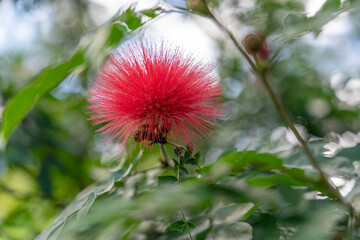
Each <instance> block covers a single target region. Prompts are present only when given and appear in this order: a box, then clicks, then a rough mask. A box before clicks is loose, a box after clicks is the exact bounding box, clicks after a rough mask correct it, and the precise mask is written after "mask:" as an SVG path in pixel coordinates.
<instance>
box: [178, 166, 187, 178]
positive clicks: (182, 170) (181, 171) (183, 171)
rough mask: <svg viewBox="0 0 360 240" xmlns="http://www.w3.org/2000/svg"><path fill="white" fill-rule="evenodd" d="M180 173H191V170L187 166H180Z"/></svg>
mask: <svg viewBox="0 0 360 240" xmlns="http://www.w3.org/2000/svg"><path fill="white" fill-rule="evenodd" d="M180 175H182V176H183V175H189V171H188V170H187V169H186V168H185V167H180Z"/></svg>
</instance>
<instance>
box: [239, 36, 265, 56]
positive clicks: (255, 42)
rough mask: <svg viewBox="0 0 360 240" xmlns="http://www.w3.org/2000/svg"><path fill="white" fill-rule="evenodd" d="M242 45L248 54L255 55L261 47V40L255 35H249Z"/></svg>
mask: <svg viewBox="0 0 360 240" xmlns="http://www.w3.org/2000/svg"><path fill="white" fill-rule="evenodd" d="M244 45H245V48H246V51H248V53H250V54H256V53H258V52H259V51H260V50H261V48H262V47H263V39H262V37H261V36H259V35H257V34H249V35H247V36H246V37H245V39H244Z"/></svg>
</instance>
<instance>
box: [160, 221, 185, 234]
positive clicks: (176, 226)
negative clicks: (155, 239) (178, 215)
mask: <svg viewBox="0 0 360 240" xmlns="http://www.w3.org/2000/svg"><path fill="white" fill-rule="evenodd" d="M184 228H185V222H184V221H183V220H177V221H175V222H173V223H172V224H170V225H169V226H168V227H167V228H166V229H165V232H168V231H171V230H176V231H179V232H185V231H186V228H185V229H184Z"/></svg>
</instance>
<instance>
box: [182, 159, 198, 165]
mask: <svg viewBox="0 0 360 240" xmlns="http://www.w3.org/2000/svg"><path fill="white" fill-rule="evenodd" d="M185 163H186V164H190V165H198V163H197V162H196V160H195V158H190V159H188V160H187V161H186V162H185Z"/></svg>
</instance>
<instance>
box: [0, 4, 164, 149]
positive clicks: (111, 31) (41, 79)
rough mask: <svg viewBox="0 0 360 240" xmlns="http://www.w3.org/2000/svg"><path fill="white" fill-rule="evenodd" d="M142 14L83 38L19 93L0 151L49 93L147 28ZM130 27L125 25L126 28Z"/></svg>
mask: <svg viewBox="0 0 360 240" xmlns="http://www.w3.org/2000/svg"><path fill="white" fill-rule="evenodd" d="M151 11H152V12H153V13H154V14H153V15H152V16H154V17H155V16H156V12H157V11H158V8H157V9H150V10H148V12H151ZM142 16H143V15H142V14H140V13H136V12H134V11H133V10H132V9H131V8H129V9H127V10H126V11H125V12H123V13H122V14H120V15H119V16H116V17H114V18H112V19H111V20H110V21H109V22H107V23H106V24H104V25H103V26H101V27H99V29H97V30H96V31H95V32H92V33H90V34H88V35H86V36H84V37H83V39H81V41H80V43H79V47H78V50H77V51H76V52H75V53H74V55H73V56H72V57H71V58H70V59H69V60H66V61H63V62H62V63H59V64H57V65H54V66H49V67H47V68H45V69H43V70H42V71H41V72H40V73H39V74H38V75H37V76H36V77H35V78H34V79H33V81H31V83H30V84H29V85H27V86H26V87H25V88H23V89H22V90H21V91H19V92H18V93H16V94H15V95H14V96H13V97H12V98H11V99H10V100H9V101H8V102H7V104H6V107H5V109H4V112H3V116H2V126H1V133H0V151H3V150H4V149H5V147H6V143H7V141H8V139H9V137H10V136H11V134H12V132H13V131H14V129H15V128H16V127H17V126H18V124H19V123H20V122H21V121H22V119H23V118H24V117H25V115H26V114H27V113H28V112H29V110H31V108H33V107H34V106H35V105H36V103H37V102H38V101H39V99H41V98H42V97H43V96H44V95H45V94H47V93H49V92H50V91H51V90H53V89H54V88H56V87H57V86H58V85H59V84H60V83H61V82H62V81H63V80H64V79H65V78H66V77H68V76H69V75H70V74H74V75H76V74H79V73H81V72H82V71H84V70H86V69H87V68H89V67H90V66H91V65H92V64H94V63H95V65H98V64H99V63H101V62H102V61H103V60H104V59H105V58H106V57H107V56H108V54H110V53H111V51H112V50H113V49H114V48H115V47H116V46H117V44H119V43H120V41H121V40H122V39H123V37H124V36H125V34H127V33H128V32H129V29H130V30H132V31H133V30H135V29H137V28H139V27H140V26H141V25H143V23H144V22H143V21H142ZM124 24H125V25H126V26H127V27H126V26H123V25H124Z"/></svg>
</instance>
